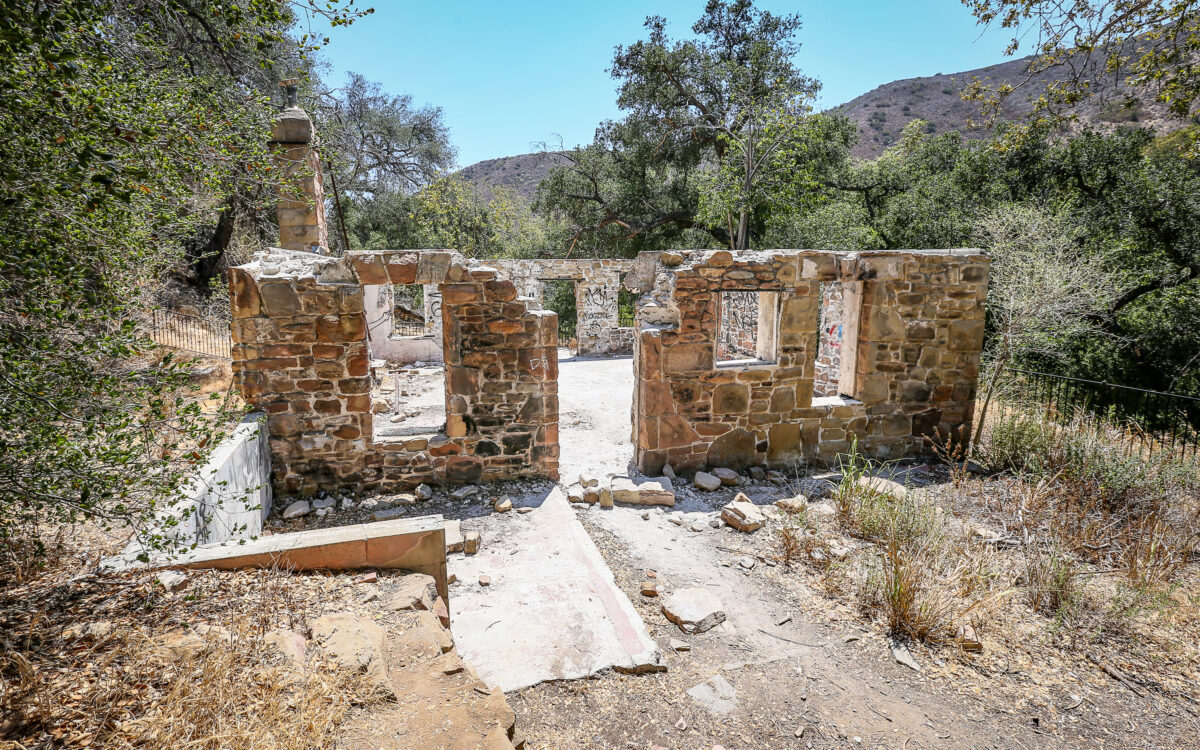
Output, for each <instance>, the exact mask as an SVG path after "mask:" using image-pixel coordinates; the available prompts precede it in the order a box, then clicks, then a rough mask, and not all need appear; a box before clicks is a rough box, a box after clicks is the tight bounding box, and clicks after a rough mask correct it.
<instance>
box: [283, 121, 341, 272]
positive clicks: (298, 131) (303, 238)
mask: <svg viewBox="0 0 1200 750" xmlns="http://www.w3.org/2000/svg"><path fill="white" fill-rule="evenodd" d="M271 148H272V151H273V152H274V155H275V166H276V168H277V169H280V170H281V171H282V174H283V177H284V186H283V188H282V191H281V193H280V196H279V207H278V209H277V213H278V217H277V218H278V220H279V244H280V245H281V246H282V247H283V248H284V249H286V250H304V251H308V252H313V253H320V252H324V251H325V250H326V249H327V248H328V247H329V234H328V229H327V227H326V223H325V192H324V188H323V186H322V183H321V157H320V155H319V154H318V153H317V134H316V131H315V130H314V129H313V124H312V120H310V119H309V118H308V115H307V114H306V113H305V112H304V110H302V109H300V108H299V107H296V106H291V107H288V108H287V109H285V110H284V111H283V112H281V113H280V114H279V115H278V116H276V118H275V122H274V123H273V125H272V127H271Z"/></svg>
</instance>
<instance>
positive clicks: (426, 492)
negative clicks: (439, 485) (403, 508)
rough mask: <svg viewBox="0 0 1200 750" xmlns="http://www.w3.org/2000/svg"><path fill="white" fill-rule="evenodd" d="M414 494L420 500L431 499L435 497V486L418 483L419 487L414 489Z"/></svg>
mask: <svg viewBox="0 0 1200 750" xmlns="http://www.w3.org/2000/svg"><path fill="white" fill-rule="evenodd" d="M413 494H414V495H416V496H417V499H418V500H430V499H432V498H433V488H432V487H430V486H429V485H427V484H418V485H417V488H416V489H415V490H413Z"/></svg>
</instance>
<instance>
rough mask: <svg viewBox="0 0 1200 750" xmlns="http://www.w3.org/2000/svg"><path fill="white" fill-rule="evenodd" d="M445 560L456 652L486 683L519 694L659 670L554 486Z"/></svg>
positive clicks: (653, 648)
mask: <svg viewBox="0 0 1200 750" xmlns="http://www.w3.org/2000/svg"><path fill="white" fill-rule="evenodd" d="M450 565H451V567H452V569H453V571H454V573H455V575H456V576H457V577H458V579H459V580H461V581H475V580H478V579H479V577H480V576H481V575H487V576H489V577H490V578H491V586H490V587H489V588H487V589H482V588H479V587H477V586H465V587H460V588H456V589H455V596H454V598H453V600H451V602H450V604H451V607H452V611H451V614H452V619H453V622H454V624H453V632H454V637H455V640H456V642H457V643H458V648H459V653H461V654H462V656H463V659H464V660H465V661H466V663H467V664H468V665H469V666H470V667H471V668H472V669H474V670H475V672H476V673H477V674H478V675H479V676H480V678H481V679H483V680H484V681H485V682H486V683H487V684H488V685H490V686H493V687H499V688H501V689H502V690H505V691H509V690H515V689H519V688H523V687H527V686H529V685H535V684H537V683H539V682H543V681H546V680H558V679H578V678H581V677H587V676H589V675H591V674H595V673H596V672H598V671H600V670H603V669H608V668H614V669H618V670H621V671H630V672H636V671H650V670H655V671H657V670H661V669H662V668H663V667H662V666H661V664H662V657H661V654H660V652H659V650H658V646H657V645H656V644H655V643H654V641H653V640H652V639H651V638H650V635H649V633H648V632H647V630H646V625H645V623H643V622H642V619H641V618H640V617H639V616H638V614H637V611H636V610H635V609H634V608H633V605H632V604H631V603H630V601H629V598H628V597H627V596H626V595H625V594H624V593H622V592H621V590H620V589H619V588H617V586H616V584H615V582H614V580H613V575H612V571H610V570H609V569H608V566H607V565H606V564H605V563H604V558H603V557H601V556H600V552H599V551H598V550H597V549H596V545H595V544H594V543H593V542H592V539H591V537H590V536H589V535H588V533H587V531H586V530H585V529H584V528H583V525H582V524H581V523H580V522H579V519H578V518H577V517H576V515H575V513H574V512H573V511H572V510H571V508H570V505H569V504H568V503H567V498H566V494H565V493H564V492H563V491H562V489H561V488H555V489H553V490H552V491H550V493H549V495H548V496H547V497H546V499H545V500H544V501H542V503H541V505H540V506H538V507H536V508H535V509H534V510H533V512H531V513H530V514H528V515H527V516H525V517H524V518H523V519H522V522H521V523H520V524H518V525H515V526H513V527H512V529H511V531H510V532H506V533H505V535H504V536H503V537H498V538H495V539H490V538H489V541H488V545H487V547H485V548H484V549H482V550H480V552H479V554H477V555H475V556H474V557H455V558H453V559H452V560H451V562H450Z"/></svg>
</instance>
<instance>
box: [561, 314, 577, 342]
mask: <svg viewBox="0 0 1200 750" xmlns="http://www.w3.org/2000/svg"><path fill="white" fill-rule="evenodd" d="M573 338H575V318H573V317H572V318H563V317H559V319H558V345H559V346H566V345H567V344H568V343H569V342H570V341H571V339H573Z"/></svg>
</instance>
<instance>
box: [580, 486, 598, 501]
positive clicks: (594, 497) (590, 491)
mask: <svg viewBox="0 0 1200 750" xmlns="http://www.w3.org/2000/svg"><path fill="white" fill-rule="evenodd" d="M583 501H584V502H585V503H587V504H588V505H595V504H596V503H598V502H600V488H599V487H584V488H583Z"/></svg>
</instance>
